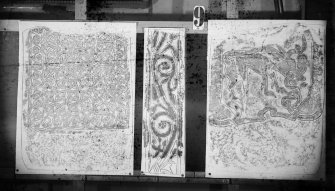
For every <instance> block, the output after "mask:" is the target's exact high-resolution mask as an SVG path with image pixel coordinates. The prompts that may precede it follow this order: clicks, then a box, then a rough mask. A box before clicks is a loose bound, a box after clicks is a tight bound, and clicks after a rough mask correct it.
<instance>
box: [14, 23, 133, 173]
mask: <svg viewBox="0 0 335 191" xmlns="http://www.w3.org/2000/svg"><path fill="white" fill-rule="evenodd" d="M19 27H20V30H19V32H20V36H19V38H20V45H19V46H20V52H19V62H20V65H19V84H18V104H17V105H18V109H17V137H16V173H20V174H96V175H130V174H133V142H134V101H135V96H134V95H135V93H134V88H135V56H136V54H135V51H136V49H135V48H136V24H135V23H127V24H121V23H104V22H99V23H94V22H20V25H19Z"/></svg>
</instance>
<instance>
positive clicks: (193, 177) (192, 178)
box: [0, 168, 231, 184]
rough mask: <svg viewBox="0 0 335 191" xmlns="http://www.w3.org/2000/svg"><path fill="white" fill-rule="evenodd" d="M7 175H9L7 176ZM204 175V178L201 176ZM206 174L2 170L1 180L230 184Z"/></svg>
mask: <svg viewBox="0 0 335 191" xmlns="http://www.w3.org/2000/svg"><path fill="white" fill-rule="evenodd" d="M5 174H7V175H5ZM9 174H10V175H9ZM201 175H203V176H201ZM204 175H205V173H204V172H193V171H187V172H186V177H185V178H180V177H158V176H145V175H141V172H140V171H139V170H135V171H134V175H133V176H111V175H71V174H14V169H8V168H6V169H3V168H0V180H42V181H43V180H65V181H67V180H78V181H86V180H87V181H114V182H166V183H168V182H171V183H208V184H230V183H231V180H230V179H228V178H205V176H204Z"/></svg>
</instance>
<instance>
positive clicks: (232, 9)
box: [226, 0, 238, 19]
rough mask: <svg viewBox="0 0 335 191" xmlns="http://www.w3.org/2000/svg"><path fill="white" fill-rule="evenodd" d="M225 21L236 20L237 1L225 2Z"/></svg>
mask: <svg viewBox="0 0 335 191" xmlns="http://www.w3.org/2000/svg"><path fill="white" fill-rule="evenodd" d="M226 11H227V19H238V0H227V8H226Z"/></svg>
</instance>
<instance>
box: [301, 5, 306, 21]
mask: <svg viewBox="0 0 335 191" xmlns="http://www.w3.org/2000/svg"><path fill="white" fill-rule="evenodd" d="M300 10H301V19H303V20H304V19H306V0H300Z"/></svg>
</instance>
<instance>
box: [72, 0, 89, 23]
mask: <svg viewBox="0 0 335 191" xmlns="http://www.w3.org/2000/svg"><path fill="white" fill-rule="evenodd" d="M86 10H87V0H75V10H74V11H75V19H76V20H86V19H87V15H86Z"/></svg>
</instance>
